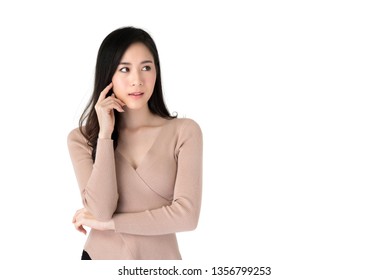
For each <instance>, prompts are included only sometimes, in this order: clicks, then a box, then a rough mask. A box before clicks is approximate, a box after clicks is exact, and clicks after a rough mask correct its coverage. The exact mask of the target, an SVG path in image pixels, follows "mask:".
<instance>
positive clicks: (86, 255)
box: [81, 250, 92, 260]
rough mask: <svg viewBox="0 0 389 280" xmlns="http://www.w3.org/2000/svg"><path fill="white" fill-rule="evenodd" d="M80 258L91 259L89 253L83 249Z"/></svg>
mask: <svg viewBox="0 0 389 280" xmlns="http://www.w3.org/2000/svg"><path fill="white" fill-rule="evenodd" d="M81 260H92V259H91V258H90V256H89V254H88V253H87V252H86V251H85V250H82V256H81Z"/></svg>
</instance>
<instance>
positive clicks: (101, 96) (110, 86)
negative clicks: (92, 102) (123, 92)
mask: <svg viewBox="0 0 389 280" xmlns="http://www.w3.org/2000/svg"><path fill="white" fill-rule="evenodd" d="M112 86H113V85H112V82H111V83H110V84H109V85H108V86H106V87H105V88H104V89H103V91H102V92H101V93H100V96H99V101H101V100H103V99H105V97H106V96H107V93H108V92H109V90H110V89H111V88H112Z"/></svg>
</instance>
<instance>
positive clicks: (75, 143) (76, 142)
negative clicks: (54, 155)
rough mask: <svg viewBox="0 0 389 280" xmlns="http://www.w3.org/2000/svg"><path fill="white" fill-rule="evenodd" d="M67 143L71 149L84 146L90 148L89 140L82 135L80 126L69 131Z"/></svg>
mask: <svg viewBox="0 0 389 280" xmlns="http://www.w3.org/2000/svg"><path fill="white" fill-rule="evenodd" d="M82 128H83V127H82ZM67 143H68V147H69V149H70V150H72V149H76V148H84V149H86V150H89V145H88V141H87V140H86V139H85V137H84V135H82V133H81V130H80V128H79V127H76V128H74V129H72V130H71V131H70V132H69V134H68V137H67Z"/></svg>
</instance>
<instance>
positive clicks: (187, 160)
mask: <svg viewBox="0 0 389 280" xmlns="http://www.w3.org/2000/svg"><path fill="white" fill-rule="evenodd" d="M202 159H203V138H202V132H201V129H200V127H199V125H198V124H197V123H196V122H194V121H193V120H190V119H188V120H187V123H186V126H185V127H183V128H182V130H181V133H180V138H179V147H178V150H177V175H176V181H175V187H174V196H173V201H172V203H171V205H167V206H163V207H160V208H157V209H152V210H146V211H143V212H139V213H120V214H114V215H113V222H114V230H115V231H116V232H120V233H129V234H136V235H162V234H169V233H173V232H180V231H189V230H194V229H195V228H196V227H197V223H198V219H199V215H200V207H201V193H202Z"/></svg>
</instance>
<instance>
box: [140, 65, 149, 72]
mask: <svg viewBox="0 0 389 280" xmlns="http://www.w3.org/2000/svg"><path fill="white" fill-rule="evenodd" d="M150 70H151V66H149V65H146V66H144V67H142V71H150Z"/></svg>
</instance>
